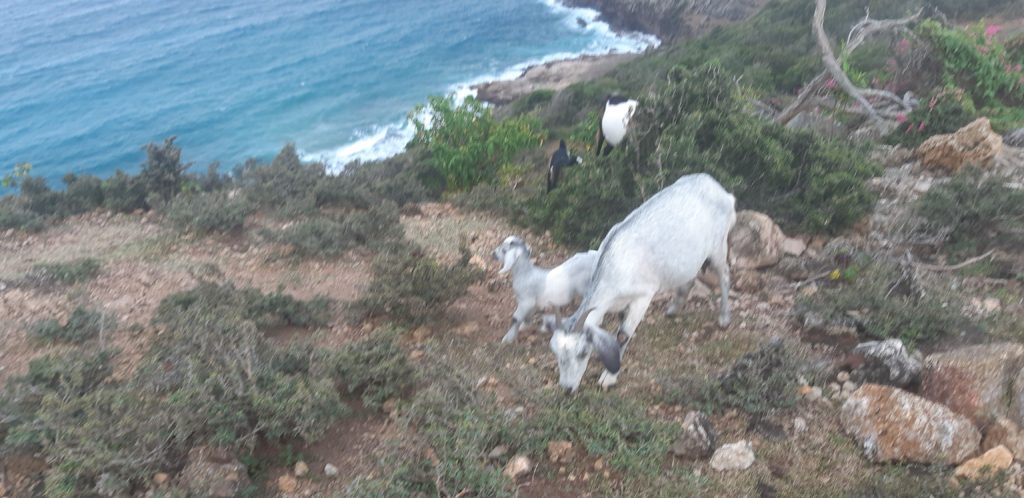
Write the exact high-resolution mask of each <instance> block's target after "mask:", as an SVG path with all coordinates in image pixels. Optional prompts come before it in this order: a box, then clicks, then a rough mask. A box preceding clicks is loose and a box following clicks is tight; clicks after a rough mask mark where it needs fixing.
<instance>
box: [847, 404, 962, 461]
mask: <svg viewBox="0 0 1024 498" xmlns="http://www.w3.org/2000/svg"><path fill="white" fill-rule="evenodd" d="M839 420H840V422H841V423H842V426H843V430H844V431H846V433H847V434H850V435H851V436H853V438H854V439H855V440H857V442H858V443H859V444H860V445H861V446H862V447H863V448H864V454H865V456H866V457H867V458H869V459H871V460H873V461H876V462H917V463H924V464H944V465H953V464H958V463H960V462H962V461H964V460H966V459H967V458H969V457H970V456H971V455H973V454H975V453H976V452H977V451H978V447H979V444H980V443H981V434H980V433H979V432H978V429H977V428H975V427H974V424H973V423H971V421H970V420H969V419H968V418H967V417H964V416H963V415H959V414H957V413H954V412H953V411H952V410H950V409H949V408H946V407H945V406H942V405H940V404H938V403H933V402H931V401H928V400H926V399H924V398H922V397H920V396H916V395H913V394H910V393H908V392H906V391H903V390H901V389H896V388H893V387H889V386H881V385H877V384H865V385H863V386H861V387H860V389H857V390H856V391H854V393H853V394H852V395H850V397H849V399H847V400H846V402H845V403H843V406H842V408H841V409H840V412H839Z"/></svg>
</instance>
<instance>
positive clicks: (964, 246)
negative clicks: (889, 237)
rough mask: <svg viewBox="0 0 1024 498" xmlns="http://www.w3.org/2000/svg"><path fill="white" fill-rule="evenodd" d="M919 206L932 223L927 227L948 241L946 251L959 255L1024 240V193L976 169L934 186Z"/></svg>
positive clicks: (960, 173) (958, 257)
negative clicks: (1023, 234)
mask: <svg viewBox="0 0 1024 498" xmlns="http://www.w3.org/2000/svg"><path fill="white" fill-rule="evenodd" d="M916 210H917V213H918V214H920V215H921V216H922V217H923V218H924V219H925V220H926V221H927V225H926V226H925V227H924V231H925V232H927V233H928V234H929V235H931V236H932V237H934V238H938V239H941V240H943V241H944V242H945V247H944V250H945V252H946V253H948V254H950V255H951V256H953V257H955V258H957V259H964V258H967V257H971V256H975V255H978V254H981V253H982V252H984V251H985V250H987V249H989V248H993V247H1005V248H1019V247H1021V244H1022V243H1024V237H1022V233H1024V231H1022V229H1024V192H1022V191H1020V190H1018V189H1014V188H1010V187H1007V186H1006V185H1005V179H1003V178H999V177H996V176H989V177H986V176H985V175H984V173H982V172H981V171H980V170H978V169H976V168H966V169H964V170H962V171H960V172H959V173H957V174H956V176H954V177H953V178H951V179H950V180H949V181H948V182H946V183H943V184H940V185H936V186H935V187H934V188H932V189H930V190H929V191H928V192H927V193H926V194H925V195H923V196H921V198H920V199H919V200H918V201H917V206H916Z"/></svg>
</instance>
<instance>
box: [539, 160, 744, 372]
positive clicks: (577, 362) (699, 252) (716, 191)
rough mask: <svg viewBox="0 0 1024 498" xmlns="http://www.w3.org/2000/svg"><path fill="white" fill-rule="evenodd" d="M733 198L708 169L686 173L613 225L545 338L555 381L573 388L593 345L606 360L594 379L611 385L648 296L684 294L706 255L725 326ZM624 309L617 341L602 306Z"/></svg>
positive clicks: (607, 311) (646, 304)
mask: <svg viewBox="0 0 1024 498" xmlns="http://www.w3.org/2000/svg"><path fill="white" fill-rule="evenodd" d="M735 203H736V199H735V198H734V197H733V196H732V194H730V193H728V192H726V191H725V189H723V188H722V186H721V185H720V184H719V183H718V182H717V181H715V179H714V178H712V177H711V176H709V175H707V174H703V173H700V174H695V175H687V176H684V177H682V178H680V179H679V180H677V181H676V182H675V183H673V184H672V185H670V186H668V187H666V188H664V189H663V190H662V191H661V192H658V193H657V194H655V195H654V196H653V197H651V198H650V199H648V200H647V202H644V203H643V204H642V205H640V207H638V208H636V209H635V210H634V211H633V212H632V213H630V214H629V216H627V217H626V219H624V220H623V221H622V222H620V223H619V224H617V225H615V226H614V227H612V229H611V230H610V231H609V232H608V235H607V236H605V238H604V241H602V242H601V247H600V249H598V251H599V252H600V254H601V255H600V258H599V260H598V263H597V267H596V268H595V269H594V275H593V277H592V278H591V280H590V286H589V287H588V288H587V290H586V292H585V294H584V296H583V301H582V302H581V303H580V307H579V309H578V310H576V313H574V314H573V315H572V316H571V317H569V318H568V319H566V320H565V323H556V326H555V332H554V334H553V335H552V337H551V351H552V352H554V354H555V357H556V358H557V359H558V383H559V385H561V386H562V387H563V388H564V389H566V390H567V391H575V390H576V389H577V388H578V387H579V385H580V381H581V380H582V379H583V373H584V372H585V371H586V369H587V362H588V360H589V359H590V354H591V352H594V351H596V352H597V356H598V357H599V358H600V359H601V362H602V363H603V364H604V367H605V372H604V373H603V374H602V375H601V379H600V380H599V381H598V382H599V383H600V384H601V386H603V387H610V386H612V385H614V384H615V383H616V381H617V380H618V374H619V366H620V363H621V360H622V354H623V353H624V352H625V349H626V346H627V345H628V344H629V341H630V339H632V337H633V334H634V332H636V328H637V326H638V325H640V321H641V320H643V317H644V314H645V313H646V312H647V308H648V306H650V304H651V300H652V299H653V298H654V295H655V294H657V293H658V292H659V291H663V290H670V289H679V290H680V294H681V295H685V294H686V292H687V291H688V290H689V288H690V286H691V285H693V279H694V278H695V277H696V276H697V273H698V272H700V270H701V267H702V266H703V265H704V263H705V261H707V262H708V263H709V265H710V267H711V268H712V269H713V270H714V271H715V272H716V273H717V274H718V280H719V282H720V283H721V291H722V301H721V308H720V313H719V317H718V323H719V325H721V326H722V327H725V326H728V324H729V262H728V252H729V248H728V245H729V230H730V229H731V228H732V226H733V224H734V223H735V222H736V209H735ZM623 310H625V315H624V318H623V320H622V324H621V325H620V327H619V333H620V334H621V335H622V336H624V340H623V342H622V344H621V345H620V344H619V340H618V338H617V337H613V336H612V335H610V334H609V333H608V332H606V331H605V330H604V329H602V328H601V323H602V321H603V320H604V317H605V315H606V314H607V313H614V312H618V311H623Z"/></svg>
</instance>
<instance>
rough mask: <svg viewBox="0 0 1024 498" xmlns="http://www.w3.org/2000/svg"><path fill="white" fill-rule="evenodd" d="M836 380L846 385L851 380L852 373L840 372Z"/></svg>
mask: <svg viewBox="0 0 1024 498" xmlns="http://www.w3.org/2000/svg"><path fill="white" fill-rule="evenodd" d="M836 380H838V381H839V382H840V383H845V382H846V381H848V380H850V372H847V371H846V370H843V371H841V372H839V375H836Z"/></svg>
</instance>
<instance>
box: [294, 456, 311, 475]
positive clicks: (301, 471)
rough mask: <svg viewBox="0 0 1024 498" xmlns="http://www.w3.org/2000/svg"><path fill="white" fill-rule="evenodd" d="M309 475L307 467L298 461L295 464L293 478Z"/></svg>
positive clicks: (304, 463)
mask: <svg viewBox="0 0 1024 498" xmlns="http://www.w3.org/2000/svg"><path fill="white" fill-rule="evenodd" d="M308 473H309V465H306V462H303V461H301V460H300V461H298V462H295V477H303V476H305V475H306V474H308Z"/></svg>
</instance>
